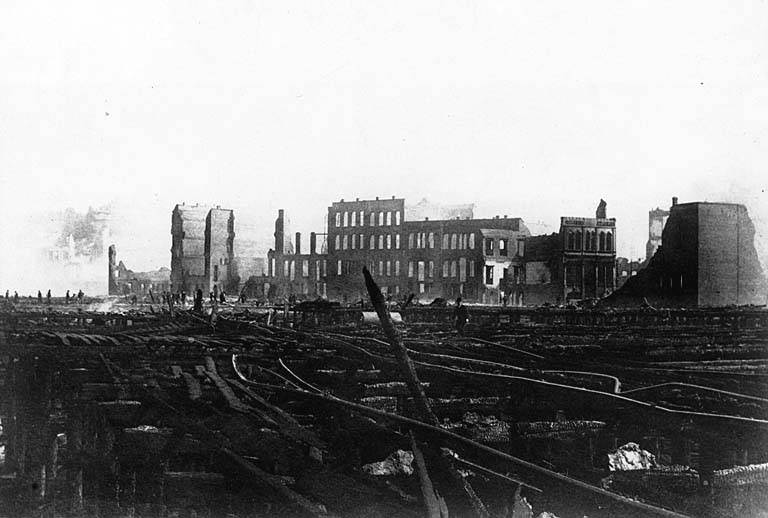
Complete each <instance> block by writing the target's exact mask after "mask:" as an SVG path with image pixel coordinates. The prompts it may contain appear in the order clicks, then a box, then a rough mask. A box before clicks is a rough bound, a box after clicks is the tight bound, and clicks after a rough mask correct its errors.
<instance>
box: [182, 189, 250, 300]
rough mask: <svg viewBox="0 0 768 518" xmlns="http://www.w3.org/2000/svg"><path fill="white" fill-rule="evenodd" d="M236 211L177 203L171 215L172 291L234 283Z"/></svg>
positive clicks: (192, 289) (209, 289)
mask: <svg viewBox="0 0 768 518" xmlns="http://www.w3.org/2000/svg"><path fill="white" fill-rule="evenodd" d="M234 239H235V232H234V213H233V212H232V211H231V210H229V209H222V208H220V207H215V208H209V207H205V206H200V205H197V204H195V205H186V204H184V203H182V204H181V205H176V207H174V209H173V213H172V215H171V290H172V291H173V292H175V293H179V292H186V293H188V294H191V293H193V292H194V291H196V290H197V289H201V290H203V292H206V293H207V292H209V291H212V290H213V288H214V286H219V287H220V288H223V289H229V288H231V284H233V281H234V279H233V277H234V276H233V275H232V273H231V272H232V267H233V265H232V263H233V259H234Z"/></svg>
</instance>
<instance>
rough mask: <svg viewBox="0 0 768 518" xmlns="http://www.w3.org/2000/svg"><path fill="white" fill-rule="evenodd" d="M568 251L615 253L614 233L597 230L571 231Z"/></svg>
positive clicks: (567, 245)
mask: <svg viewBox="0 0 768 518" xmlns="http://www.w3.org/2000/svg"><path fill="white" fill-rule="evenodd" d="M566 250H589V251H597V252H613V233H612V232H606V231H600V232H599V233H598V232H597V231H596V230H587V231H586V232H584V233H583V234H582V232H581V230H576V231H573V230H569V231H568V236H567V241H566Z"/></svg>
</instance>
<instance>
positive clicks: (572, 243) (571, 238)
mask: <svg viewBox="0 0 768 518" xmlns="http://www.w3.org/2000/svg"><path fill="white" fill-rule="evenodd" d="M567 239H568V240H567V244H566V248H567V249H568V250H574V249H575V248H576V236H575V235H574V233H573V230H569V231H568V238H567Z"/></svg>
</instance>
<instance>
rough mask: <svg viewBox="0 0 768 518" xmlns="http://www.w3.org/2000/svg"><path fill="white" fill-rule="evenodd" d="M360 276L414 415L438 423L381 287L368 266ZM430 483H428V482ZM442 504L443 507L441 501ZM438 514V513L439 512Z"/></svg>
mask: <svg viewBox="0 0 768 518" xmlns="http://www.w3.org/2000/svg"><path fill="white" fill-rule="evenodd" d="M363 276H364V277H365V287H366V288H367V289H368V296H369V297H370V298H371V303H372V304H373V307H374V309H375V310H376V314H377V315H378V316H379V322H380V323H381V327H382V329H383V330H384V334H385V335H386V336H387V341H388V342H389V344H390V346H391V347H392V350H393V353H394V355H395V359H396V360H397V363H398V365H399V367H400V370H401V371H402V373H403V376H404V377H405V384H406V385H407V386H408V389H409V390H410V392H411V396H412V397H413V399H414V402H415V406H416V412H417V415H418V416H419V417H420V418H421V420H422V421H424V422H426V423H430V424H431V425H433V426H439V425H440V422H439V421H438V419H437V416H436V415H435V414H434V412H432V408H430V406H429V400H428V399H427V396H426V394H425V393H424V387H423V385H422V384H421V382H420V381H419V376H418V374H416V366H415V365H414V364H413V361H411V358H410V356H408V349H407V348H406V347H405V345H404V344H403V341H402V339H401V338H400V335H399V334H398V332H397V329H395V325H394V324H393V323H392V318H391V317H390V315H389V310H387V305H386V302H385V300H384V295H382V293H381V290H380V289H379V287H378V286H377V285H376V282H375V281H374V280H373V277H372V276H371V272H369V271H368V268H365V267H364V268H363ZM412 432H413V431H412ZM411 442H412V443H413V444H414V445H415V444H416V438H415V436H414V435H413V433H412V435H411ZM414 454H415V452H414ZM441 459H442V461H443V462H442V464H443V466H442V467H443V468H444V470H445V471H446V472H447V473H448V475H449V476H450V477H451V478H452V479H453V481H454V482H455V483H456V485H458V486H459V487H460V488H461V489H462V490H463V491H464V494H465V495H466V497H467V500H468V501H469V503H470V505H471V507H472V509H473V510H474V511H475V513H476V514H477V516H479V517H481V518H488V517H490V513H489V512H488V509H487V508H486V507H485V504H484V503H483V501H482V500H480V497H478V496H477V493H475V490H474V489H473V488H472V485H471V484H470V483H469V481H467V479H466V478H464V477H463V476H462V475H461V473H459V471H458V470H457V469H456V467H455V466H454V465H453V464H452V463H451V462H450V460H449V459H447V458H445V457H441ZM422 465H423V468H422V469H423V470H424V477H423V478H422V493H424V494H425V495H428V494H429V493H431V492H433V491H434V490H433V489H432V488H431V487H426V486H425V485H424V481H425V480H427V481H428V480H429V476H428V475H427V473H426V464H425V463H424V461H423V458H422ZM429 485H430V486H431V483H430V484H429ZM438 502H439V500H438ZM425 504H426V505H427V509H428V513H429V515H430V516H434V515H435V514H434V513H436V512H440V513H442V511H441V510H440V508H439V507H435V506H434V502H432V501H431V499H428V498H427V497H426V496H425ZM443 506H445V503H444V502H443ZM446 514H447V512H446ZM437 516H440V515H439V514H438V515H437Z"/></svg>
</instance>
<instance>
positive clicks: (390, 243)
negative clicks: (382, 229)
mask: <svg viewBox="0 0 768 518" xmlns="http://www.w3.org/2000/svg"><path fill="white" fill-rule="evenodd" d="M387 250H392V234H387Z"/></svg>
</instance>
